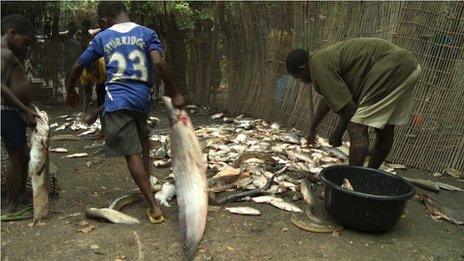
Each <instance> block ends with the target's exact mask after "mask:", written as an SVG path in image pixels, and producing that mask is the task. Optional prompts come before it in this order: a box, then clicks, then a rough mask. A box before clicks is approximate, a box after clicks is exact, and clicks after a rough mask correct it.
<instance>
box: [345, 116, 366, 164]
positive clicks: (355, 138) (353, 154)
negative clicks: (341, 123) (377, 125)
mask: <svg viewBox="0 0 464 261" xmlns="http://www.w3.org/2000/svg"><path fill="white" fill-rule="evenodd" d="M348 133H349V134H350V165H352V166H363V165H364V161H365V159H366V156H367V151H368V147H369V136H368V133H367V126H365V125H361V124H357V123H354V122H350V123H349V124H348Z"/></svg>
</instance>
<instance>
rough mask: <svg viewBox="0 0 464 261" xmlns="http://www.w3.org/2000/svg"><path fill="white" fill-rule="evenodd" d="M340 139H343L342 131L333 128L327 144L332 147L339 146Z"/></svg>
mask: <svg viewBox="0 0 464 261" xmlns="http://www.w3.org/2000/svg"><path fill="white" fill-rule="evenodd" d="M342 140H343V133H341V132H339V131H337V130H335V131H334V132H333V133H332V135H330V138H329V144H330V145H332V146H333V147H340V146H342Z"/></svg>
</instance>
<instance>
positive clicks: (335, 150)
mask: <svg viewBox="0 0 464 261" xmlns="http://www.w3.org/2000/svg"><path fill="white" fill-rule="evenodd" d="M320 149H321V150H322V151H325V152H327V153H329V154H331V155H333V156H335V157H336V158H337V159H339V160H341V161H345V160H347V159H348V155H346V154H345V153H344V152H343V151H341V150H340V149H338V148H335V147H327V146H321V147H320Z"/></svg>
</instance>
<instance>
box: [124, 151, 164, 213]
mask: <svg viewBox="0 0 464 261" xmlns="http://www.w3.org/2000/svg"><path fill="white" fill-rule="evenodd" d="M126 162H127V167H128V168H129V172H130V173H131V176H132V179H133V180H134V181H135V184H137V186H138V187H139V189H140V192H142V195H143V196H144V197H145V200H146V201H147V203H148V205H149V206H150V215H151V216H152V217H154V218H158V217H160V216H161V215H162V213H161V207H160V205H159V203H158V202H157V201H156V199H155V197H154V196H153V193H152V191H151V186H150V181H149V179H148V175H147V173H146V171H145V166H144V164H143V162H142V159H141V154H140V153H137V154H133V155H130V156H127V157H126Z"/></svg>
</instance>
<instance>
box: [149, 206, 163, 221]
mask: <svg viewBox="0 0 464 261" xmlns="http://www.w3.org/2000/svg"><path fill="white" fill-rule="evenodd" d="M150 215H151V216H152V217H154V218H158V217H160V216H162V215H163V212H161V206H160V205H159V204H158V205H155V206H153V207H151V208H150Z"/></svg>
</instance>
